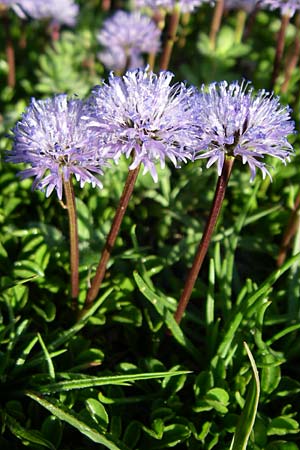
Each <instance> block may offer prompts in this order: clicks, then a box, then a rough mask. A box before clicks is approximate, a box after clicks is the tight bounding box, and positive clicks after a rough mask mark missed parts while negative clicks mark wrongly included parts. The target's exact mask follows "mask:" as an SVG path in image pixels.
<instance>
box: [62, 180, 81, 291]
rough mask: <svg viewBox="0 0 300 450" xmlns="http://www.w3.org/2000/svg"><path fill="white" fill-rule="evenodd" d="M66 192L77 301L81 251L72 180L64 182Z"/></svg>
mask: <svg viewBox="0 0 300 450" xmlns="http://www.w3.org/2000/svg"><path fill="white" fill-rule="evenodd" d="M64 192H65V197H66V205H67V210H68V216H69V234H70V266H71V297H72V299H74V300H75V299H77V297H78V294H79V250H78V226H77V214H76V203H75V195H74V188H73V184H72V181H71V180H64Z"/></svg>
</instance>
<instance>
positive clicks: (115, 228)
mask: <svg viewBox="0 0 300 450" xmlns="http://www.w3.org/2000/svg"><path fill="white" fill-rule="evenodd" d="M139 170H140V166H138V167H137V168H136V169H134V170H129V172H128V176H127V180H126V182H125V186H124V189H123V193H122V196H121V198H120V202H119V205H118V208H117V211H116V214H115V217H114V220H113V223H112V226H111V229H110V232H109V234H108V236H107V239H106V243H105V246H104V249H103V252H102V255H101V259H100V261H99V264H98V267H97V270H96V274H95V277H94V278H93V281H92V284H91V287H90V289H89V291H88V293H87V297H86V300H85V306H84V307H85V308H89V307H90V306H91V305H92V303H93V302H94V300H95V298H96V297H97V295H98V292H99V289H100V287H101V283H102V281H103V278H104V275H105V272H106V266H107V263H108V260H109V258H110V255H111V252H112V249H113V247H114V244H115V242H116V239H117V236H118V234H119V230H120V227H121V223H122V220H123V217H124V215H125V212H126V209H127V206H128V203H129V200H130V197H131V194H132V192H133V188H134V185H135V182H136V179H137V176H138V173H139Z"/></svg>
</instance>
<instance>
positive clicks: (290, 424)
mask: <svg viewBox="0 0 300 450" xmlns="http://www.w3.org/2000/svg"><path fill="white" fill-rule="evenodd" d="M299 431H300V430H299V424H298V422H297V421H296V420H295V419H293V418H291V417H289V416H278V417H275V418H274V419H272V420H271V422H270V423H269V425H268V429H267V434H268V436H272V435H277V436H285V435H286V434H289V433H299Z"/></svg>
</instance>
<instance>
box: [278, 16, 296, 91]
mask: <svg viewBox="0 0 300 450" xmlns="http://www.w3.org/2000/svg"><path fill="white" fill-rule="evenodd" d="M295 25H296V36H295V40H294V45H293V46H292V51H291V53H290V55H289V58H288V60H287V62H286V65H285V72H284V82H283V84H282V85H281V88H280V91H281V93H283V94H284V93H286V92H287V90H288V87H289V83H290V79H291V76H292V74H293V72H294V70H295V68H296V66H297V63H298V61H299V56H300V14H299V13H298V14H297V16H296V19H295Z"/></svg>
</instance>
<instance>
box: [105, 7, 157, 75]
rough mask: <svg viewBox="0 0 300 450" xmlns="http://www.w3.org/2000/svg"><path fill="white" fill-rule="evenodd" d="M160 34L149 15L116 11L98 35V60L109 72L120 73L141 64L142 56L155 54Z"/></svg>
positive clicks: (142, 63)
mask: <svg viewBox="0 0 300 450" xmlns="http://www.w3.org/2000/svg"><path fill="white" fill-rule="evenodd" d="M160 35H161V31H160V30H159V29H158V27H157V26H156V24H155V23H154V21H153V20H152V19H150V18H149V17H148V16H143V15H141V14H140V13H139V12H137V11H136V12H133V13H130V12H125V11H117V12H116V13H115V14H114V15H113V16H112V17H110V18H108V19H107V20H106V21H105V22H104V24H103V27H102V29H101V30H100V31H99V33H98V36H97V38H98V41H99V43H100V44H101V45H102V47H103V51H101V52H100V53H99V54H98V57H99V59H100V60H101V61H102V62H103V64H104V65H105V66H106V67H107V68H108V69H110V70H116V71H123V70H124V69H125V68H126V69H136V68H138V67H142V66H143V65H144V62H143V54H144V53H157V52H158V50H159V48H160Z"/></svg>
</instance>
